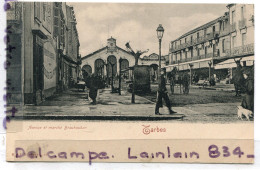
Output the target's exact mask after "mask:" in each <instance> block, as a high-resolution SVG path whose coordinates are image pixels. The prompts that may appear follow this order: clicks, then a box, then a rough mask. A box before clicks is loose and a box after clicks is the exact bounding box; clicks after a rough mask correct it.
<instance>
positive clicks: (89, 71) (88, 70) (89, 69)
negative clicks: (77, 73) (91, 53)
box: [82, 64, 92, 75]
mask: <svg viewBox="0 0 260 170" xmlns="http://www.w3.org/2000/svg"><path fill="white" fill-rule="evenodd" d="M84 73H87V74H88V75H91V74H92V67H91V66H90V65H88V64H86V65H84V66H83V67H82V74H83V75H84Z"/></svg>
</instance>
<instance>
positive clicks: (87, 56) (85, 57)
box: [82, 46, 107, 60]
mask: <svg viewBox="0 0 260 170" xmlns="http://www.w3.org/2000/svg"><path fill="white" fill-rule="evenodd" d="M106 48H107V46H106V47H103V48H100V49H99V50H97V51H94V52H93V53H90V54H88V55H86V56H84V57H82V60H84V59H87V58H89V57H91V56H92V55H94V54H97V53H99V52H100V51H102V50H104V49H106Z"/></svg>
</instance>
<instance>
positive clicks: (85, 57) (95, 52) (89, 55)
mask: <svg viewBox="0 0 260 170" xmlns="http://www.w3.org/2000/svg"><path fill="white" fill-rule="evenodd" d="M116 48H117V49H119V50H121V51H123V52H125V53H128V54H130V55H132V54H131V53H130V52H128V51H126V50H124V49H122V48H120V47H118V46H116ZM105 49H107V46H106V47H103V48H100V49H98V50H97V51H94V52H93V53H90V54H88V55H86V56H84V57H82V58H81V59H82V60H84V59H87V58H89V57H91V56H93V55H95V54H97V53H99V52H101V51H103V50H105Z"/></svg>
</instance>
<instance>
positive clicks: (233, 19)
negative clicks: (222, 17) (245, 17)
mask: <svg viewBox="0 0 260 170" xmlns="http://www.w3.org/2000/svg"><path fill="white" fill-rule="evenodd" d="M231 16H232V25H233V24H234V23H235V17H236V16H235V11H232V15H231Z"/></svg>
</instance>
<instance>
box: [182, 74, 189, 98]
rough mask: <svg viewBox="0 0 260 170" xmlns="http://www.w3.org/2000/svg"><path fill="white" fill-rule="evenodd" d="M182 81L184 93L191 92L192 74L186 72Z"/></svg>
mask: <svg viewBox="0 0 260 170" xmlns="http://www.w3.org/2000/svg"><path fill="white" fill-rule="evenodd" d="M182 83H183V93H184V94H189V85H190V76H189V74H188V73H184V75H183V79H182Z"/></svg>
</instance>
